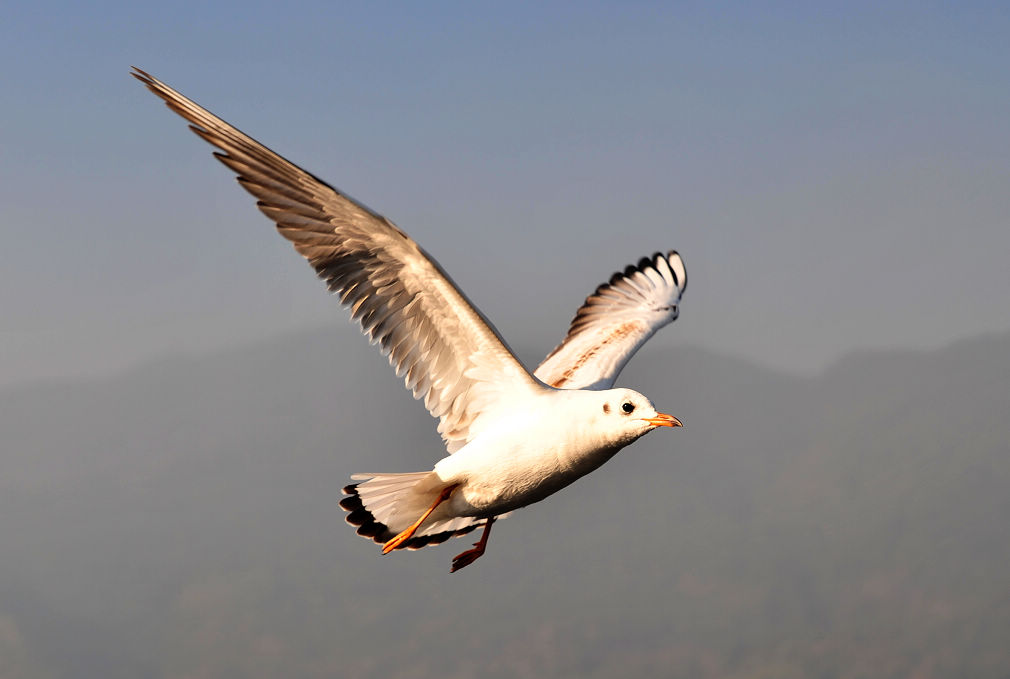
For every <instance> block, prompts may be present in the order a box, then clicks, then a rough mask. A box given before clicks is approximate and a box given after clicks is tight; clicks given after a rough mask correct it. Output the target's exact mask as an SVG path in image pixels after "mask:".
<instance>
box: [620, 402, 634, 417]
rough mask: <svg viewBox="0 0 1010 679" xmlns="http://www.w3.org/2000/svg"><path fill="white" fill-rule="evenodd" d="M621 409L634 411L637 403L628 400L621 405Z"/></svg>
mask: <svg viewBox="0 0 1010 679" xmlns="http://www.w3.org/2000/svg"><path fill="white" fill-rule="evenodd" d="M621 410H623V411H624V412H626V413H629V414H630V413H633V412H634V411H635V404H634V403H632V402H631V401H628V402H627V403H625V404H624V405H622V406H621Z"/></svg>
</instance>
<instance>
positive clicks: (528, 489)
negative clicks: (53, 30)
mask: <svg viewBox="0 0 1010 679" xmlns="http://www.w3.org/2000/svg"><path fill="white" fill-rule="evenodd" d="M131 75H133V76H134V77H135V78H137V79H138V80H140V81H141V82H142V83H144V84H145V85H146V86H147V88H148V89H149V90H151V91H152V92H153V93H154V94H156V95H157V96H159V97H161V98H162V99H163V100H164V101H165V103H166V104H167V105H168V107H169V108H170V109H171V110H173V111H175V112H176V113H178V114H179V115H180V116H182V117H183V118H185V119H186V120H187V121H189V123H190V129H192V130H193V132H195V133H196V134H197V135H199V136H200V137H202V138H203V139H204V140H206V141H207V142H209V143H210V144H211V145H213V146H215V147H217V149H218V150H217V151H215V152H214V156H215V157H216V158H217V159H218V160H220V161H221V162H222V163H224V164H225V165H227V166H228V167H229V168H231V170H233V171H234V172H235V173H236V174H237V175H238V181H239V183H240V184H241V186H242V188H244V189H245V190H246V191H248V192H249V193H251V194H252V195H253V196H254V197H255V198H256V199H257V203H256V204H257V206H258V207H259V209H260V210H261V211H262V212H263V213H264V214H265V215H266V216H267V217H269V218H270V219H271V220H273V221H274V222H275V223H276V225H277V230H278V231H279V232H280V234H281V235H282V236H284V237H285V238H287V239H288V240H289V241H291V243H292V244H293V245H294V247H295V250H297V251H298V252H299V254H301V255H302V256H303V257H305V259H307V260H308V262H309V264H311V265H312V267H313V268H314V269H315V271H316V273H317V274H318V276H319V277H320V278H321V279H323V280H324V281H325V282H326V284H327V286H328V288H329V290H330V292H332V293H333V294H335V295H339V297H340V301H341V303H342V304H343V305H344V306H346V307H347V308H349V310H350V312H351V318H352V319H353V320H355V321H357V322H358V324H360V326H361V330H362V332H363V333H364V334H365V335H366V336H367V337H368V338H369V339H370V340H371V342H372V343H373V344H378V345H379V348H380V350H381V351H382V353H383V354H385V355H386V356H387V357H388V358H389V361H390V363H391V364H392V366H393V367H394V368H395V370H396V374H397V375H398V376H401V377H404V379H405V383H406V386H407V388H408V389H409V390H411V391H412V392H413V395H414V397H415V398H417V399H421V400H423V401H424V405H425V407H426V408H427V409H428V412H430V413H431V415H432V416H433V417H435V418H437V419H438V421H439V423H438V432H439V433H440V434H441V436H442V439H443V440H444V441H445V446H446V449H447V451H448V453H449V455H447V456H446V457H444V458H442V459H441V460H440V461H439V462H438V463H437V464H436V465H435V466H434V468H433V469H431V470H430V471H422V472H413V473H405V474H404V473H401V474H375V473H373V474H354V475H352V476H351V479H352V480H353V481H356V482H357V483H354V484H352V485H349V486H347V487H345V488H344V489H343V492H344V494H345V495H346V497H345V498H344V499H343V500H342V501H341V502H340V505H341V507H342V508H343V509H345V510H346V511H347V512H348V513H347V516H346V520H347V522H348V523H350V524H351V525H354V526H357V533H358V534H359V535H362V536H365V537H367V538H371V539H372V540H374V541H375V542H377V543H379V544H381V545H382V553H383V554H389V553H390V552H392V551H394V550H397V549H404V548H407V549H420V548H421V547H424V546H426V545H431V544H438V543H441V542H445V541H446V540H448V539H449V538H451V537H456V536H460V535H464V534H467V533H469V532H471V531H473V530H475V529H476V528H479V527H483V532H482V534H481V537H480V539H479V540H478V541H477V542H475V543H474V545H473V548H472V549H468V550H466V551H465V552H463V553H462V554H459V555H458V556H456V557H455V558H454V559H453V562H452V569H451V571H452V572H455V571H457V570H459V569H460V568H463V567H465V566H468V565H469V564H471V563H473V562H474V561H475V560H476V559H477V558H479V557H480V556H482V555H483V554H484V552H485V550H486V548H487V542H488V536H489V535H490V531H491V525H492V524H493V523H494V522H495V520H496V519H498V518H501V517H503V516H504V515H506V514H508V513H509V512H512V511H514V510H516V509H519V508H521V507H525V506H527V505H530V504H532V503H534V502H539V501H540V500H543V499H544V498H546V497H547V496H548V495H551V494H552V493H555V492H557V491H558V490H560V489H562V488H564V487H565V486H567V485H569V484H571V483H572V482H574V481H575V480H576V479H578V478H580V477H582V476H584V475H585V474H588V473H589V472H591V471H593V470H595V469H597V468H598V467H599V466H600V465H602V464H603V463H604V462H606V461H607V460H609V459H610V458H611V457H612V456H613V455H614V454H615V453H617V452H618V451H619V450H620V449H621V448H623V447H625V446H627V445H629V444H630V443H632V442H634V441H635V440H637V439H638V438H640V437H641V436H643V435H645V434H647V433H649V432H651V431H653V430H655V429H657V428H659V427H679V426H682V425H681V423H680V420H678V419H677V418H675V417H673V416H672V415H667V414H665V413H661V412H657V410H656V408H655V407H654V406H653V404H652V402H651V401H650V400H649V399H648V398H646V397H645V396H643V395H642V394H640V393H638V392H636V391H633V390H631V389H620V388H614V381H615V380H616V378H617V375H618V373H620V371H621V369H622V368H623V367H624V365H625V364H626V363H627V361H628V359H629V358H631V356H632V355H633V354H634V353H635V352H636V351H637V350H638V348H639V347H641V346H642V344H644V343H645V341H646V340H648V339H649V338H650V337H651V336H652V335H653V334H654V333H655V332H656V331H657V330H658V329H660V328H661V327H663V326H665V325H667V324H669V323H671V322H673V321H674V320H676V318H677V316H678V315H679V304H680V299H681V295H682V294H683V292H684V290H685V288H686V287H687V273H686V271H685V269H684V263H683V261H682V260H681V258H680V255H678V254H677V252H676V251H672V250H671V251H669V252H667V253H666V254H662V253H656V254H655V255H653V256H652V257H646V258H643V259H641V260H640V261H639V262H638V263H637V265H632V266H628V267H627V268H626V269H625V270H624V271H622V272H618V273H615V274H614V275H613V276H612V277H611V278H610V280H609V281H608V282H607V283H604V284H603V285H600V286H599V287H598V288H597V289H596V291H595V292H594V293H593V294H591V295H590V296H589V297H588V298H587V299H586V301H585V303H584V304H583V305H582V306H581V307H580V308H579V310H578V312H577V313H576V315H575V318H574V320H573V321H572V323H571V326H570V328H569V330H568V334H567V336H566V337H565V338H564V340H563V341H562V342H561V344H559V345H558V347H557V348H556V349H554V351H553V352H551V354H550V355H548V356H547V358H546V359H544V361H543V363H541V364H540V366H539V367H538V368H537V369H536V371H534V372H533V373H532V374H531V373H530V372H529V371H528V370H527V369H526V368H525V367H524V366H523V365H522V363H520V361H519V360H518V359H517V358H516V356H515V354H513V352H512V351H511V350H510V349H509V347H508V345H506V343H505V341H504V340H503V339H502V337H501V335H499V333H498V331H497V330H496V329H495V328H494V326H493V325H491V323H490V322H489V321H488V320H487V319H486V318H485V317H484V316H483V315H482V314H481V312H480V311H479V310H478V309H477V308H476V307H475V306H474V305H473V304H471V303H470V301H469V300H468V299H467V298H466V296H464V294H463V292H462V291H461V290H460V289H459V288H458V287H457V286H456V285H455V283H453V281H452V279H450V278H449V276H448V275H447V274H446V273H445V272H444V271H443V270H442V268H441V267H440V266H439V265H438V263H437V262H436V261H435V260H434V259H433V258H432V257H431V256H430V255H428V254H427V253H426V252H425V251H424V250H422V249H421V247H420V246H419V245H418V244H417V243H416V242H415V241H414V240H413V239H411V238H410V237H409V236H408V235H407V234H406V233H404V232H403V231H401V230H400V229H399V228H398V227H397V226H396V225H395V224H393V222H391V221H390V220H388V219H386V218H385V217H383V216H382V215H380V214H378V213H376V212H374V211H372V210H370V209H369V208H367V207H365V206H364V205H363V204H362V203H359V202H357V201H355V200H354V199H352V198H351V197H350V196H348V195H347V194H346V193H343V192H342V191H339V190H337V189H335V188H333V187H332V186H330V185H329V184H327V183H326V182H324V181H322V180H321V179H319V178H318V177H315V176H314V175H312V174H310V173H308V172H306V171H305V170H303V169H301V168H300V167H298V166H297V165H294V164H293V163H291V162H289V161H288V160H285V159H284V158H282V157H281V156H280V155H278V154H276V153H274V152H273V151H271V150H270V149H268V148H267V147H265V146H263V145H262V144H260V143H259V142H257V141H256V140H254V139H253V138H251V137H249V136H247V135H245V134H244V133H242V132H240V131H239V130H238V129H236V128H235V127H233V126H232V125H229V124H228V123H226V122H225V121H224V120H222V119H220V118H218V117H217V116H215V115H214V114H212V113H211V112H209V111H208V110H206V109H204V108H202V107H201V106H199V105H198V104H196V103H195V102H193V101H192V100H190V99H188V98H186V97H185V96H183V95H182V94H180V93H179V92H177V91H175V90H174V89H172V88H171V87H169V86H168V85H166V84H165V83H163V82H161V81H160V80H158V79H157V78H155V77H153V76H151V75H149V74H148V73H145V72H144V71H142V70H140V69H137V68H134V69H133V72H132V74H131Z"/></svg>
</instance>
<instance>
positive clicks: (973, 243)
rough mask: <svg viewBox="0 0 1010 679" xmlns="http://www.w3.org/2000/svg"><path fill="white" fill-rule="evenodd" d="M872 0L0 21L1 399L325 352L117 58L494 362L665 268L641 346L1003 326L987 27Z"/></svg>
mask: <svg viewBox="0 0 1010 679" xmlns="http://www.w3.org/2000/svg"><path fill="white" fill-rule="evenodd" d="M881 5H882V3H864V4H861V3H852V2H845V3H838V4H837V5H825V4H823V3H817V7H816V8H814V7H811V4H808V3H796V4H758V3H739V4H722V3H719V4H715V3H704V4H702V3H699V4H697V5H694V4H680V3H663V4H659V3H655V4H653V3H610V4H591V3H580V4H578V9H577V10H576V9H574V8H575V7H576V5H575V4H574V3H563V4H562V3H549V2H547V3H545V2H536V3H499V4H497V5H495V6H489V5H487V4H486V3H455V4H448V3H348V4H343V3H334V2H329V1H327V2H318V3H297V2H295V3H284V4H281V3H275V2H270V3H264V2H241V3H240V2H228V3H202V2H201V3H190V2H175V3H137V2H130V3H126V2H97V3H83V4H82V3H49V2H35V3H26V2H15V3H13V4H8V5H6V6H5V9H4V18H3V21H2V22H0V84H2V88H3V107H2V114H0V116H2V118H0V120H2V125H0V206H2V207H0V217H2V222H0V224H2V228H3V234H4V246H3V247H2V248H0V311H2V313H0V385H2V384H11V383H14V382H23V381H28V380H33V379H37V378H39V377H60V376H81V375H88V374H102V373H105V372H108V371H109V370H115V369H119V368H122V367H125V366H127V365H130V364H132V363H135V362H136V361H138V360H143V359H145V358H148V357H153V356H158V355H162V354H164V353H167V352H178V351H183V350H187V351H188V350H202V349H205V348H210V347H220V346H228V345H231V344H234V343H238V342H246V341H250V340H251V339H256V338H261V337H268V336H272V335H276V334H280V333H286V332H291V331H292V330H295V329H299V328H304V327H308V326H318V325H322V324H331V323H332V324H334V325H339V326H346V327H344V328H343V329H340V330H337V331H335V333H344V334H347V333H350V332H352V331H351V330H350V329H349V326H348V324H347V323H346V321H345V320H344V318H345V314H344V313H343V312H342V311H341V310H340V309H339V307H337V305H336V304H335V303H334V302H333V300H331V299H329V298H328V297H327V296H326V294H325V293H324V292H323V288H322V286H321V284H319V283H318V282H317V281H315V280H314V277H313V275H312V273H311V270H310V269H309V268H308V266H307V265H305V264H304V262H302V261H301V259H300V258H299V257H298V256H297V255H296V254H294V252H293V251H292V249H291V248H290V246H289V245H288V244H287V243H285V242H284V241H283V240H282V239H281V238H280V237H278V236H277V235H276V234H275V233H273V228H272V226H271V225H270V224H269V222H267V221H266V219H265V218H263V217H262V216H261V215H259V213H258V212H257V211H256V210H255V209H254V208H253V201H252V199H251V198H250V197H249V196H247V195H246V194H245V193H244V192H243V191H241V190H239V188H238V187H237V185H236V184H235V182H234V180H233V179H232V178H231V176H230V173H229V172H228V171H227V170H226V169H225V168H224V167H223V166H221V165H220V164H218V163H216V162H214V161H213V160H212V158H211V156H210V148H209V147H208V146H207V145H206V144H204V143H203V142H202V141H200V140H199V139H198V138H196V137H195V136H193V135H192V134H190V133H189V132H187V131H186V129H185V125H184V124H183V122H182V120H181V119H179V118H177V117H176V116H175V115H174V114H172V113H170V112H169V111H168V110H167V109H165V107H164V106H162V104H161V102H160V101H158V100H157V99H155V98H154V97H153V96H152V95H150V94H149V93H148V92H147V91H146V90H144V89H143V88H142V87H141V86H140V84H139V83H137V82H136V81H134V80H133V79H132V78H130V77H129V76H128V71H129V67H130V65H137V66H139V67H141V68H144V69H145V70H148V71H150V72H151V73H152V74H154V75H156V76H157V77H159V78H161V79H163V80H165V81H166V82H168V83H169V84H171V85H173V86H174V87H176V88H177V89H179V90H181V91H182V92H183V93H185V94H187V95H188V96H190V97H192V98H194V99H196V100H197V101H198V102H200V103H201V104H203V105H205V106H207V107H208V108H210V109H211V110H213V111H214V112H216V113H218V114H219V115H221V116H222V117H224V118H225V119H227V120H229V121H230V122H232V123H234V124H236V125H237V126H239V127H240V128H242V129H243V130H244V131H245V132H247V133H249V134H251V135H252V136H254V137H256V138H257V139H259V140H260V141H262V142H263V143H265V144H267V145H268V146H270V147H272V148H274V149H275V150H278V151H279V152H281V153H282V154H284V155H285V156H287V157H288V158H290V159H291V160H293V161H295V162H296V163H298V164H300V165H302V166H304V167H306V168H307V169H309V170H310V171H313V172H315V173H316V174H319V175H320V176H322V177H324V178H325V179H327V180H328V181H329V182H330V183H332V184H334V185H336V186H338V187H340V188H342V189H344V190H346V191H348V192H349V193H350V194H351V195H353V196H355V197H356V198H358V199H359V200H362V201H364V202H365V203H367V204H368V205H370V206H371V207H373V208H375V209H376V210H378V211H380V212H382V213H383V214H385V215H387V216H388V217H390V218H391V219H392V220H393V221H395V222H396V223H397V224H398V225H400V226H401V227H402V228H404V229H405V230H406V231H407V232H408V233H410V234H411V235H412V236H414V237H415V238H416V239H417V240H418V241H419V242H421V244H422V245H423V246H424V247H425V248H426V249H427V250H428V251H429V252H431V253H432V254H433V255H434V256H435V257H436V258H438V260H439V261H440V262H441V264H442V265H443V266H444V267H445V268H446V269H447V270H448V271H449V272H450V273H451V274H452V275H453V276H454V278H455V279H456V281H457V282H458V283H459V284H460V285H461V286H462V287H463V288H464V289H465V290H466V292H467V293H468V295H469V296H470V297H471V299H473V300H474V301H475V302H476V303H477V304H478V305H479V306H480V307H481V308H482V309H483V310H484V312H485V313H486V314H487V315H488V316H489V317H490V318H491V319H492V320H493V321H494V322H495V323H496V325H497V326H498V328H499V330H501V332H502V333H503V334H504V335H505V336H506V338H508V339H509V340H510V341H511V342H512V343H513V344H515V345H523V346H528V345H530V344H534V343H535V344H537V345H543V346H542V353H546V352H547V350H549V349H550V348H551V342H553V341H555V340H557V339H560V336H561V334H562V333H563V331H564V329H565V327H566V325H567V323H568V321H569V319H570V317H571V315H572V313H573V312H574V310H575V308H576V306H577V305H578V303H579V302H580V301H581V300H582V298H583V297H584V296H585V295H586V294H587V293H588V292H590V291H591V290H592V289H593V287H595V285H596V284H597V283H599V282H600V281H602V280H603V279H605V278H606V277H607V276H608V275H609V274H610V273H611V271H613V270H614V269H617V268H620V267H622V266H623V265H625V264H627V263H629V262H632V261H634V260H636V259H637V258H638V257H640V256H641V255H645V254H649V253H651V252H653V251H655V250H661V249H669V248H675V249H678V250H679V251H680V252H681V253H682V254H683V256H684V258H685V261H686V263H687V267H688V271H689V278H690V287H689V289H688V291H687V293H686V296H685V299H684V305H683V307H682V313H681V319H680V320H679V321H678V322H677V324H676V326H674V328H673V329H672V330H668V331H667V332H666V333H665V334H664V335H662V336H661V337H660V338H658V339H657V340H654V341H659V342H668V343H670V344H677V343H684V342H690V343H696V344H700V345H703V346H705V347H708V348H709V349H712V350H717V351H723V352H728V353H731V354H734V355H739V356H745V357H748V358H751V359H754V360H757V361H760V362H761V363H764V364H767V365H773V366H776V367H780V368H785V369H788V370H791V371H811V370H816V369H818V368H820V367H823V366H824V365H825V363H826V362H828V361H830V360H832V359H834V358H836V357H838V356H839V355H841V354H843V353H845V352H848V351H852V350H854V349H858V348H867V347H885V346H886V347H890V346H901V347H930V346H936V345H940V344H943V343H946V342H949V341H951V340H953V339H955V338H960V337H965V336H972V335H976V334H979V333H982V332H986V331H1003V330H1007V329H1010V294H1007V293H1008V290H1010V286H1008V283H1007V272H1008V270H1010V266H1008V264H1007V260H1008V255H1010V228H1008V226H1010V224H1008V215H1010V190H1008V180H1010V125H1008V124H1007V121H1008V120H1010V87H1008V82H1010V47H1008V41H1007V36H1008V35H1010V10H1008V9H1007V8H1006V5H1004V4H1003V3H991V4H987V3H972V2H961V3H956V4H951V5H948V6H943V7H940V6H932V5H927V4H925V3H907V4H902V3H889V4H885V5H884V6H881ZM338 336H339V335H338Z"/></svg>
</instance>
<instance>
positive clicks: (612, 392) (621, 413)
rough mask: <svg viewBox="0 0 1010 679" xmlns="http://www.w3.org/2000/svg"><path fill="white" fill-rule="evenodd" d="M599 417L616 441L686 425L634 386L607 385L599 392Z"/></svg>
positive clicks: (630, 439)
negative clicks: (659, 408)
mask: <svg viewBox="0 0 1010 679" xmlns="http://www.w3.org/2000/svg"><path fill="white" fill-rule="evenodd" d="M596 396H597V397H598V407H599V413H598V419H597V421H598V422H599V423H600V424H601V425H602V426H603V428H604V429H606V430H607V431H609V432H612V433H613V435H614V437H615V438H616V442H619V443H622V444H624V445H627V444H628V443H631V442H632V441H634V440H635V439H637V438H639V437H640V436H644V435H645V434H648V433H649V432H650V431H652V430H653V429H656V428H658V427H683V426H684V425H683V424H681V422H680V420H678V419H677V418H676V417H674V416H673V415H667V414H666V413H660V412H657V411H656V407H655V406H654V405H652V401H650V400H649V399H648V398H646V397H645V396H643V395H642V394H640V393H638V392H637V391H634V390H632V389H608V390H606V391H599V392H596Z"/></svg>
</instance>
